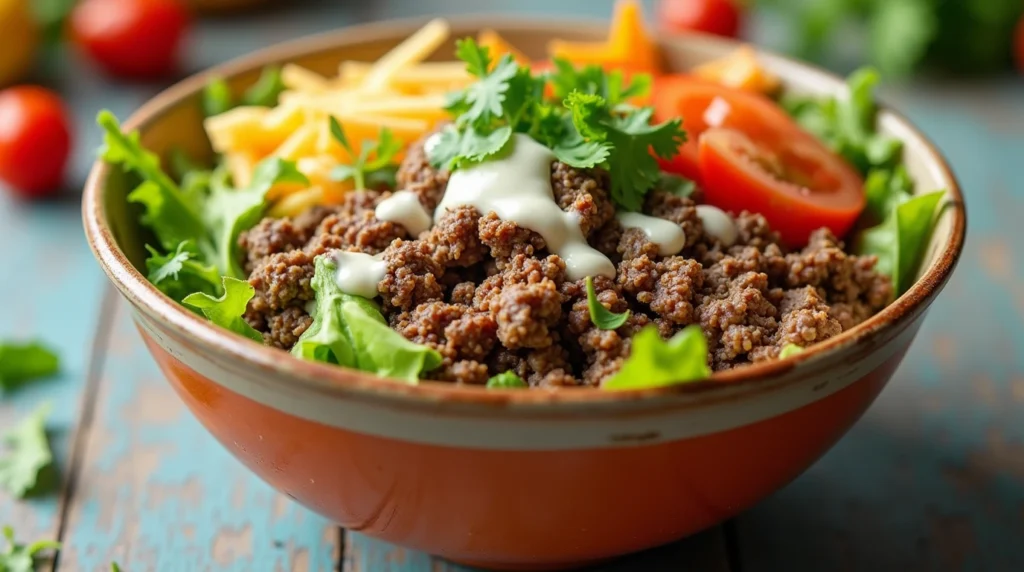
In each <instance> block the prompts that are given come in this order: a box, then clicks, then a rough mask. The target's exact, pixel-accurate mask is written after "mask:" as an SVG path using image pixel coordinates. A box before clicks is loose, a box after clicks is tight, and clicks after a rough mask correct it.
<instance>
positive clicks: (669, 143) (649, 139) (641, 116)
mask: <svg viewBox="0 0 1024 572" xmlns="http://www.w3.org/2000/svg"><path fill="white" fill-rule="evenodd" d="M565 105H566V107H568V108H569V109H570V110H571V111H572V121H573V125H575V126H576V129H577V130H578V131H579V133H580V135H582V136H583V138H584V139H586V140H589V141H597V142H606V143H608V144H610V148H609V153H608V159H607V161H605V168H606V169H607V171H608V173H609V175H610V176H611V183H612V188H611V195H612V200H613V201H615V203H616V204H617V205H619V206H620V207H621V208H623V209H625V210H629V211H638V210H640V208H641V207H642V206H643V198H644V195H645V194H646V193H647V192H648V191H649V190H650V189H652V188H653V187H654V185H655V184H656V183H657V182H658V180H659V178H660V176H661V169H660V167H659V166H658V161H657V160H656V159H655V157H654V155H657V156H658V157H663V158H669V157H672V156H674V155H675V154H676V153H678V150H679V146H680V145H682V144H683V143H684V142H685V141H686V133H685V132H684V131H683V130H682V128H681V126H680V125H681V123H680V120H679V119H678V118H677V119H673V120H670V121H666V122H664V123H661V124H659V125H651V124H650V120H651V116H652V115H653V113H654V110H653V109H650V108H644V109H639V110H635V111H632V112H629V113H626V114H613V113H612V110H611V109H610V108H609V107H608V101H607V100H605V99H604V98H603V97H601V96H599V95H594V94H586V93H580V92H573V93H570V94H569V97H568V98H566V100H565ZM652 152H653V154H652Z"/></svg>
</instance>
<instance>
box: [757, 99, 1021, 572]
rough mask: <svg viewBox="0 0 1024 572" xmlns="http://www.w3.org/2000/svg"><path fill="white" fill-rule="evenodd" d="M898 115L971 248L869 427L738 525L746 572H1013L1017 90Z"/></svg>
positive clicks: (917, 102) (909, 108) (938, 102)
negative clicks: (906, 119) (942, 168)
mask: <svg viewBox="0 0 1024 572" xmlns="http://www.w3.org/2000/svg"><path fill="white" fill-rule="evenodd" d="M894 103H895V105H896V106H898V107H899V108H901V109H903V110H904V111H905V112H907V113H908V114H909V116H910V118H911V120H912V121H914V122H916V123H917V124H918V125H919V126H920V127H921V128H922V129H923V130H924V131H925V132H926V133H927V134H928V135H929V136H930V137H931V138H932V139H933V140H934V141H935V142H936V143H937V144H938V146H939V147H940V149H941V150H942V151H943V152H944V153H945V154H946V155H947V156H948V157H949V159H950V161H951V162H952V165H953V168H954V170H955V171H956V174H957V176H958V177H959V178H960V181H961V183H962V186H963V191H964V194H965V195H966V198H967V202H968V218H969V223H968V235H969V236H968V240H967V245H966V250H965V253H964V255H963V258H962V260H961V262H960V265H959V268H958V270H957V272H956V274H955V275H954V277H953V279H952V281H951V283H950V284H949V286H948V287H947V289H946V291H945V292H944V293H943V294H942V296H941V297H940V298H939V300H938V301H937V302H936V303H935V305H934V307H933V309H932V310H931V312H930V314H929V316H928V318H927V321H926V322H925V325H924V327H923V328H922V331H921V332H920V334H919V336H918V339H917V341H916V342H915V345H914V346H913V347H912V349H911V351H910V352H909V353H908V354H907V357H906V361H905V362H904V364H903V366H902V367H901V368H900V369H899V371H897V373H896V375H895V376H894V378H893V380H892V383H891V384H890V386H889V387H888V388H887V389H886V390H885V391H884V392H883V393H882V395H881V397H880V398H879V400H878V402H877V403H876V404H875V406H874V407H873V408H872V409H871V410H870V411H869V412H868V413H867V415H866V416H865V418H864V419H863V420H862V421H861V422H860V423H859V424H858V425H857V426H855V427H854V429H853V430H851V431H850V433H849V434H848V435H847V436H846V437H845V438H844V439H843V440H842V441H841V442H840V443H839V444H838V445H837V446H836V447H835V448H834V449H833V450H832V451H831V452H830V453H829V454H828V455H827V456H825V457H824V459H822V460H821V461H820V462H819V463H818V464H816V465H815V466H814V467H813V468H812V469H811V470H810V471H808V472H807V473H806V474H805V475H803V476H802V477H801V478H800V479H798V480H797V481H796V482H795V483H793V484H792V485H790V486H789V487H787V488H786V489H784V490H783V491H781V492H780V493H778V494H776V495H775V496H773V497H772V498H771V499H769V500H767V501H766V502H764V503H763V504H762V505H761V506H759V507H757V508H755V509H754V510H752V511H750V512H749V513H747V514H745V515H743V516H742V517H741V518H740V519H739V525H738V526H739V537H740V542H739V545H740V548H741V551H742V554H743V570H745V571H750V572H760V571H770V570H779V569H786V570H792V571H796V572H799V571H804V570H807V571H811V570H1022V569H1024V546H1022V545H1021V543H1020V539H1021V538H1024V518H1022V515H1024V512H1022V510H1024V354H1022V353H1021V348H1024V257H1022V256H1021V254H1020V247H1021V245H1024V225H1022V224H1021V216H1022V215H1024V183H1022V182H1021V180H1022V179H1021V177H1020V165H1021V161H1022V159H1024V83H1022V82H1021V81H1020V80H1014V81H1005V82H989V84H988V85H985V86H973V87H968V88H965V87H956V86H949V85H946V86H938V87H937V86H917V87H915V88H913V89H910V90H904V91H902V92H899V93H897V94H896V97H895V99H894ZM808 430H813V428H808Z"/></svg>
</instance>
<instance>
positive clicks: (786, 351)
mask: <svg viewBox="0 0 1024 572" xmlns="http://www.w3.org/2000/svg"><path fill="white" fill-rule="evenodd" d="M802 351H804V348H802V347H801V346H798V345H796V344H786V345H785V346H783V347H782V351H780V352H779V359H786V358H788V357H790V356H795V355H796V354H798V353H800V352H802Z"/></svg>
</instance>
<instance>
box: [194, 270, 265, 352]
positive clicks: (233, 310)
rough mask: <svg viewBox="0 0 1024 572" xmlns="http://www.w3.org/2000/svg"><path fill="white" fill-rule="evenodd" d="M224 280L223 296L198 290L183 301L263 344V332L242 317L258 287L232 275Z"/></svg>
mask: <svg viewBox="0 0 1024 572" xmlns="http://www.w3.org/2000/svg"><path fill="white" fill-rule="evenodd" d="M222 280H223V282H222V284H223V291H224V294H223V295H222V296H220V297H216V298H215V297H213V296H211V295H209V294H206V293H203V292H196V293H194V294H189V295H188V296H186V297H185V298H184V299H183V300H182V301H181V302H182V303H183V304H185V305H187V306H192V307H193V308H196V309H198V310H199V311H201V312H202V313H203V315H204V316H206V318H207V319H208V320H210V321H211V322H213V323H214V324H215V325H217V326H220V327H222V328H224V329H226V330H229V331H232V332H234V333H236V334H241V335H243V336H245V337H247V338H249V339H250V340H252V341H254V342H259V343H261V344H262V343H263V334H261V333H259V332H258V331H256V329H255V328H253V327H252V326H250V325H249V323H248V322H246V321H245V319H243V318H242V315H243V314H245V309H246V307H247V306H248V305H249V300H251V299H252V297H253V296H254V295H255V294H256V289H255V288H253V287H252V286H251V285H250V284H249V283H248V282H245V281H243V280H238V279H236V278H231V277H230V276H224V277H223V279H222Z"/></svg>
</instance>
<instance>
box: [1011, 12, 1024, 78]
mask: <svg viewBox="0 0 1024 572" xmlns="http://www.w3.org/2000/svg"><path fill="white" fill-rule="evenodd" d="M1013 57H1014V59H1016V60H1017V69H1018V70H1020V72H1021V73H1024V16H1022V17H1021V19H1020V20H1018V21H1017V28H1016V30H1014V33H1013Z"/></svg>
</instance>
